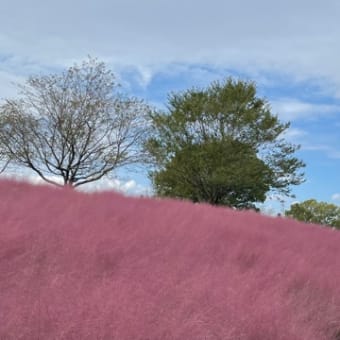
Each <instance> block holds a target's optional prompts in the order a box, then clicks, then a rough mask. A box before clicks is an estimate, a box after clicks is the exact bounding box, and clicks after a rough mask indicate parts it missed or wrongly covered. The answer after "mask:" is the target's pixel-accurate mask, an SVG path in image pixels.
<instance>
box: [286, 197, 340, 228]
mask: <svg viewBox="0 0 340 340" xmlns="http://www.w3.org/2000/svg"><path fill="white" fill-rule="evenodd" d="M285 215H286V216H288V217H292V218H295V219H297V220H299V221H303V222H308V223H316V224H323V225H328V226H332V227H336V228H339V229H340V207H338V206H336V205H335V204H331V203H327V202H318V201H316V200H315V199H310V200H307V201H304V202H302V203H295V204H292V205H291V207H290V209H289V210H287V211H285Z"/></svg>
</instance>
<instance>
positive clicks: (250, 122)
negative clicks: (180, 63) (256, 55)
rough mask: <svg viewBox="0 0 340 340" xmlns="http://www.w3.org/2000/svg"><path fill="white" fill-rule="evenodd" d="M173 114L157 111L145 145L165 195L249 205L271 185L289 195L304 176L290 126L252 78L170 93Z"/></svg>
mask: <svg viewBox="0 0 340 340" xmlns="http://www.w3.org/2000/svg"><path fill="white" fill-rule="evenodd" d="M167 107H168V112H158V113H154V114H153V115H152V120H153V131H154V135H153V136H152V138H150V139H149V140H148V142H147V144H146V148H147V150H148V151H149V153H150V155H151V158H152V160H153V163H154V165H155V168H154V170H153V171H151V172H150V176H151V178H152V180H153V184H154V188H155V191H156V193H157V194H159V195H161V196H170V197H179V198H187V199H190V200H193V201H198V202H208V203H211V204H224V205H228V206H233V207H238V208H244V207H254V203H255V202H263V201H264V200H265V199H266V194H267V193H268V192H269V191H276V192H279V193H281V194H286V195H289V194H290V186H291V185H296V184H299V183H301V182H302V181H303V175H302V174H301V173H300V172H299V170H300V169H301V167H303V163H302V162H301V161H300V160H298V159H297V158H296V157H294V152H295V151H296V150H297V146H295V145H291V144H289V143H287V142H286V141H285V140H284V139H282V138H281V136H282V134H283V133H284V132H285V131H286V130H287V129H288V128H289V124H288V123H281V122H280V121H279V120H278V118H277V117H276V116H275V115H272V113H271V111H270V106H269V104H268V103H267V101H266V100H265V99H262V98H258V97H257V96H256V87H255V85H254V84H253V83H250V82H245V81H234V80H233V79H230V78H229V79H227V80H226V81H225V82H222V83H219V82H215V83H213V84H211V85H210V86H209V87H208V88H206V89H190V90H187V91H185V92H183V93H179V94H171V95H170V96H169V99H168V106H167Z"/></svg>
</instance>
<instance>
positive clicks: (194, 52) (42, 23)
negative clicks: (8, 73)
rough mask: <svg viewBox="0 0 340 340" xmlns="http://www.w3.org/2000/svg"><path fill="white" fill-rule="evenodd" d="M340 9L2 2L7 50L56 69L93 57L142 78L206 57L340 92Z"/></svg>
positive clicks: (314, 4)
mask: <svg viewBox="0 0 340 340" xmlns="http://www.w3.org/2000/svg"><path fill="white" fill-rule="evenodd" d="M339 15H340V3H339V1H337V0H328V1H326V2H320V1H316V0H314V1H313V0H312V1H311V0H309V1H307V0H300V1H298V2H297V1H293V0H287V1H284V2H273V1H270V0H258V1H256V2H254V1H245V0H240V1H237V2H231V1H223V0H211V1H209V2H206V1H198V2H197V1H194V0H186V1H180V0H172V1H165V0H148V1H137V0H115V1H111V0H98V1H96V2H94V1H83V0H82V1H81V0H73V1H66V0H60V1H51V0H32V1H30V2H25V1H21V0H2V2H1V12H0V32H1V35H0V50H1V51H6V53H7V54H8V55H11V56H14V57H18V56H20V57H21V58H22V63H25V61H26V62H27V60H29V61H30V62H31V63H33V64H34V63H35V64H38V65H41V64H42V65H45V66H52V67H54V66H58V65H59V66H61V65H63V66H64V65H66V64H67V65H69V63H70V61H74V60H79V59H83V58H84V56H86V55H87V54H91V55H94V56H98V57H99V58H101V59H104V60H107V61H109V62H110V63H112V64H113V65H134V66H136V67H137V68H139V69H140V72H141V81H142V82H144V83H145V82H148V80H149V79H150V77H151V76H152V73H153V72H154V70H155V69H160V68H164V67H165V68H166V67H167V65H169V64H173V63H182V64H194V63H200V64H210V65H216V66H223V67H225V66H228V67H230V68H234V69H239V70H242V71H243V72H245V73H247V72H249V73H252V72H258V71H261V70H267V71H268V70H269V71H277V72H279V73H282V74H285V75H288V74H290V75H291V76H293V77H294V78H295V79H297V80H299V79H309V78H317V79H327V81H328V82H329V83H334V84H336V85H335V88H334V89H333V91H334V92H337V91H338V92H340V74H339V72H338V68H339V67H338V55H339V52H340V46H339V44H338V43H337V42H338V37H339V35H340V25H339V22H338V18H339ZM14 72H16V71H14Z"/></svg>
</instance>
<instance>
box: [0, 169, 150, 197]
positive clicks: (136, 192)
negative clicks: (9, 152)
mask: <svg viewBox="0 0 340 340" xmlns="http://www.w3.org/2000/svg"><path fill="white" fill-rule="evenodd" d="M1 178H4V179H5V178H8V179H14V180H18V181H26V182H30V183H32V184H46V185H48V183H47V182H45V181H44V180H43V179H42V178H40V177H39V176H38V175H36V174H34V173H33V172H32V171H30V170H28V169H23V168H20V169H18V168H14V167H12V168H11V167H10V168H9V169H7V170H6V172H4V173H2V174H0V179H1ZM46 178H47V179H49V180H52V181H54V182H56V183H60V184H62V183H63V181H62V178H61V177H59V176H46ZM78 189H79V190H80V191H86V192H95V191H111V190H114V191H118V192H121V193H124V194H126V195H132V196H140V195H143V196H151V195H152V189H151V187H149V186H148V185H142V184H139V183H137V182H136V181H135V180H134V179H125V180H122V179H118V178H109V177H104V178H102V179H100V180H98V181H95V182H91V183H88V184H85V185H82V186H80V187H79V188H78Z"/></svg>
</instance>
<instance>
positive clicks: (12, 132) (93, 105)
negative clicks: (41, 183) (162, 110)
mask: <svg viewBox="0 0 340 340" xmlns="http://www.w3.org/2000/svg"><path fill="white" fill-rule="evenodd" d="M148 110H149V108H148V106H147V105H146V104H144V103H143V102H142V101H140V100H137V99H136V98H129V97H126V96H123V95H122V94H121V93H120V92H119V85H118V84H117V83H116V78H115V76H114V75H113V73H112V72H111V71H110V70H108V69H107V66H106V65H105V64H104V63H102V62H98V61H97V60H96V59H92V58H89V59H88V60H86V61H85V62H83V63H82V64H81V65H74V66H73V67H70V68H69V69H68V70H66V71H64V72H62V73H59V74H52V75H47V76H36V77H29V78H28V80H27V81H26V83H25V84H24V85H21V86H19V97H18V99H14V100H10V99H8V100H6V101H5V103H4V104H3V105H1V106H0V154H1V155H2V160H3V161H5V162H7V161H8V160H11V162H12V163H14V164H17V165H21V166H25V167H28V168H30V169H31V170H33V171H34V172H35V173H37V174H38V175H39V176H40V177H41V178H42V179H44V180H45V181H46V182H49V183H52V184H55V185H58V186H60V185H61V184H60V183H59V182H58V181H56V180H54V178H56V176H60V177H61V178H62V179H63V185H69V186H72V187H77V186H80V185H82V184H85V183H89V182H93V181H96V180H99V179H100V178H102V177H103V176H105V175H106V174H108V173H110V172H112V171H113V170H115V169H116V168H118V167H121V166H126V165H131V164H136V163H140V162H142V161H143V152H142V144H143V142H144V140H145V138H146V137H147V135H148V128H149V123H148Z"/></svg>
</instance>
